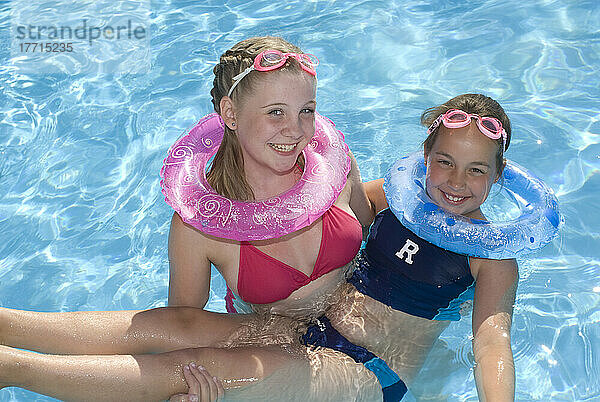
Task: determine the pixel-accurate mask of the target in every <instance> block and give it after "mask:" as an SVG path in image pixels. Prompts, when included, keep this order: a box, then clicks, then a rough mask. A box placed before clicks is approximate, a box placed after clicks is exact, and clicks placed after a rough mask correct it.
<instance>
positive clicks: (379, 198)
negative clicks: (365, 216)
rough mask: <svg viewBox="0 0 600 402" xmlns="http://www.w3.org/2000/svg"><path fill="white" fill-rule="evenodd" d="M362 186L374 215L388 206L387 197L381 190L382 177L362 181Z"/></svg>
mask: <svg viewBox="0 0 600 402" xmlns="http://www.w3.org/2000/svg"><path fill="white" fill-rule="evenodd" d="M363 186H364V189H365V192H366V193H367V197H368V198H369V202H370V203H371V205H372V207H373V212H374V214H375V215H377V214H378V213H379V212H380V211H382V210H384V209H386V208H387V207H388V203H387V199H386V198H385V193H384V192H383V179H376V180H371V181H367V182H365V183H363Z"/></svg>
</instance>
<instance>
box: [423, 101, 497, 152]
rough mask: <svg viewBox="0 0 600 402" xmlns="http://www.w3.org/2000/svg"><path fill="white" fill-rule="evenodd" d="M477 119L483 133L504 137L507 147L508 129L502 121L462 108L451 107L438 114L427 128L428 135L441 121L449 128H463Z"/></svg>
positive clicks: (493, 138)
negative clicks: (471, 112)
mask: <svg viewBox="0 0 600 402" xmlns="http://www.w3.org/2000/svg"><path fill="white" fill-rule="evenodd" d="M472 118H473V119H475V121H476V122H477V127H479V131H481V133H482V134H483V135H485V136H486V137H488V138H491V139H492V140H497V139H498V138H500V137H502V150H503V151H504V150H505V149H506V131H505V130H504V128H503V127H502V123H501V122H500V120H498V119H497V118H495V117H481V116H479V115H477V114H470V113H467V112H465V111H463V110H460V109H450V110H448V111H447V112H446V113H444V114H442V115H440V116H438V118H437V119H435V121H434V122H433V124H432V125H431V126H429V128H428V129H427V135H429V134H431V133H432V132H433V131H434V130H435V129H436V128H438V127H439V125H440V123H444V126H446V127H447V128H461V127H466V126H468V125H469V124H471V119H472Z"/></svg>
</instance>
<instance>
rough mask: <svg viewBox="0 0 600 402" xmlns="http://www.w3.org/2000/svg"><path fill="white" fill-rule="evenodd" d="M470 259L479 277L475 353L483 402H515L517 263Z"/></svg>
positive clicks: (476, 372)
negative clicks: (513, 331) (512, 342)
mask: <svg viewBox="0 0 600 402" xmlns="http://www.w3.org/2000/svg"><path fill="white" fill-rule="evenodd" d="M470 260H471V270H472V272H473V276H474V277H475V278H476V285H475V303H474V308H473V335H474V339H473V353H474V355H475V382H476V384H477V393H478V394H479V399H480V400H481V401H513V400H514V393H515V368H514V362H513V354H512V349H511V346H510V328H511V324H512V310H513V304H514V301H515V294H516V290H517V282H518V279H519V274H518V268H517V263H516V261H515V260H485V259H478V258H471V259H470Z"/></svg>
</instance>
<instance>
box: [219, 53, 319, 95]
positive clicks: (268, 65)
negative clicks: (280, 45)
mask: <svg viewBox="0 0 600 402" xmlns="http://www.w3.org/2000/svg"><path fill="white" fill-rule="evenodd" d="M290 57H293V58H294V59H296V60H297V61H298V63H299V64H300V67H302V69H303V70H304V71H306V72H307V73H309V74H310V75H312V76H316V75H317V71H316V70H315V67H317V65H318V64H319V59H317V57H316V56H315V55H312V54H307V53H282V52H280V51H279V50H265V51H263V52H261V53H260V54H259V55H258V56H256V57H255V58H254V63H253V64H252V65H251V66H250V67H248V68H247V69H245V70H244V71H242V72H241V73H239V74H238V75H236V76H235V77H233V85H232V86H231V88H229V92H228V93H227V96H231V94H232V93H233V90H234V88H235V87H236V86H237V84H239V82H240V81H241V80H242V78H244V77H245V76H247V75H248V74H250V72H251V71H254V70H256V71H272V70H277V69H278V68H279V67H281V66H283V65H284V64H285V62H286V61H287V59H289V58H290Z"/></svg>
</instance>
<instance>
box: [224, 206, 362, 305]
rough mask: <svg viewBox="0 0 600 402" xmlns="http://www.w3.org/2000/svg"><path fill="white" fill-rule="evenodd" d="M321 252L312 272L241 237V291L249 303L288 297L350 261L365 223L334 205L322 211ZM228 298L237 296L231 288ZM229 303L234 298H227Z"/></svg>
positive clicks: (356, 248) (239, 278)
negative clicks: (282, 259)
mask: <svg viewBox="0 0 600 402" xmlns="http://www.w3.org/2000/svg"><path fill="white" fill-rule="evenodd" d="M322 219H323V234H322V236H321V246H320V248H319V255H318V256H317V261H316V262H315V266H314V268H313V272H312V274H311V275H310V276H307V275H306V274H304V273H303V272H301V271H298V270H297V269H295V268H293V267H291V266H289V265H287V264H285V263H283V262H281V261H279V260H277V259H275V258H273V257H271V256H269V255H267V254H265V253H263V252H262V251H260V250H259V249H258V248H256V247H255V246H253V245H252V244H250V243H248V242H247V241H242V242H241V243H240V265H239V272H238V293H239V296H240V298H241V299H243V300H244V301H245V302H247V303H253V304H267V303H273V302H276V301H278V300H283V299H286V298H287V297H288V296H289V295H290V294H292V292H294V291H295V290H298V289H299V288H301V287H302V286H305V285H307V284H309V283H310V282H311V281H314V280H315V279H317V278H319V277H320V276H322V275H324V274H326V273H328V272H331V271H333V270H334V269H337V268H341V267H343V266H344V265H346V264H348V263H349V262H350V261H352V259H353V258H354V256H355V255H356V254H357V253H358V250H359V249H360V245H361V242H362V227H361V225H360V223H359V222H358V221H357V220H356V218H355V217H353V216H352V215H350V214H348V213H347V212H345V211H344V210H342V209H340V208H339V207H336V206H335V205H333V206H332V207H331V208H329V209H328V210H327V211H326V212H325V213H324V214H323V215H322ZM227 293H228V294H227V296H228V297H226V299H228V298H231V297H232V296H234V295H233V294H231V292H230V291H229V289H228V292H227ZM226 301H227V304H228V305H229V304H230V302H231V300H226Z"/></svg>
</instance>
